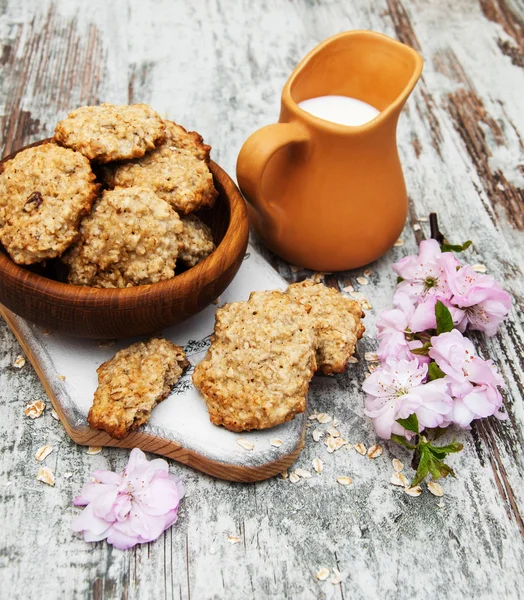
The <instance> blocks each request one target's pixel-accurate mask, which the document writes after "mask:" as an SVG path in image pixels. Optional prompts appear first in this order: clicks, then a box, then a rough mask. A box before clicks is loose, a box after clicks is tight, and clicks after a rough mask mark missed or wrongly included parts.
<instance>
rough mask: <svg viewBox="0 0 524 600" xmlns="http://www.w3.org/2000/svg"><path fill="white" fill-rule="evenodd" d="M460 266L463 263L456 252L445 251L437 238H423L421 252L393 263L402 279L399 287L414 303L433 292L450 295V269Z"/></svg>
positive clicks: (434, 294) (440, 296) (444, 295)
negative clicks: (455, 254)
mask: <svg viewBox="0 0 524 600" xmlns="http://www.w3.org/2000/svg"><path fill="white" fill-rule="evenodd" d="M458 266H460V263H459V262H458V260H457V259H456V258H455V256H454V255H453V254H452V253H451V252H442V251H441V249H440V244H439V243H438V242H437V241H436V240H432V239H430V240H424V241H422V242H421V243H420V246H419V253H418V255H410V256H405V257H404V258H402V259H401V260H399V261H398V262H396V263H395V264H393V270H394V271H395V273H397V274H398V275H399V276H400V277H401V278H402V279H403V281H401V282H400V283H399V284H398V288H397V290H398V292H401V293H404V294H406V295H407V296H408V297H409V298H410V299H411V300H412V302H414V303H418V302H420V301H422V300H424V299H426V298H428V297H430V296H436V297H437V298H439V299H441V300H443V299H448V298H450V297H451V291H450V289H449V285H448V273H449V272H450V271H452V269H453V268H456V267H458Z"/></svg>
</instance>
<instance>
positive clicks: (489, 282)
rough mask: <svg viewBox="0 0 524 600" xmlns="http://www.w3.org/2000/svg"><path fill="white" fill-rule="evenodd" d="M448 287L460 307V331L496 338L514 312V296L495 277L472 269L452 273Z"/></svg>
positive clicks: (468, 266) (462, 269) (450, 273)
mask: <svg viewBox="0 0 524 600" xmlns="http://www.w3.org/2000/svg"><path fill="white" fill-rule="evenodd" d="M448 285H449V288H450V290H451V292H452V294H453V296H452V298H451V303H452V304H453V305H455V306H456V307H457V309H456V311H455V312H456V315H457V328H458V329H460V331H464V330H465V329H466V327H469V328H470V329H476V330H478V331H484V332H485V333H486V334H487V335H495V334H496V333H497V329H498V326H499V325H500V323H501V322H502V321H503V320H504V317H506V316H507V314H508V312H509V309H510V308H511V296H510V295H509V294H508V293H507V292H506V291H504V290H503V289H502V288H501V287H500V286H499V284H498V283H497V282H496V281H495V279H494V278H493V277H491V276H490V275H481V274H479V273H476V272H475V271H474V270H473V269H472V267H471V266H470V265H465V266H464V267H462V268H460V269H458V270H456V269H454V270H453V269H452V270H451V271H448ZM454 320H455V315H454Z"/></svg>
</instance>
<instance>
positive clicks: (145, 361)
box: [87, 338, 189, 439]
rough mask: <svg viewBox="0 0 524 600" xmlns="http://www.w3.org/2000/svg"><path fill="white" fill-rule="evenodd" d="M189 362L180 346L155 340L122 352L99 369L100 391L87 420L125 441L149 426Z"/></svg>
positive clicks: (92, 425) (139, 343)
mask: <svg viewBox="0 0 524 600" xmlns="http://www.w3.org/2000/svg"><path fill="white" fill-rule="evenodd" d="M188 366H189V362H188V360H187V358H186V355H185V354H184V351H183V350H182V348H180V346H176V345H175V344H172V343H171V342H168V341H167V340H164V339H159V338H154V339H152V340H149V341H148V342H138V343H136V344H133V345H132V346H129V347H128V348H125V349H124V350H120V351H119V352H117V353H116V354H115V356H114V357H113V358H112V359H111V360H108V361H107V362H105V363H103V364H102V365H100V366H99V367H98V369H97V373H98V388H97V390H96V392H95V397H94V400H93V406H92V407H91V409H90V410H89V415H88V417H87V420H88V422H89V424H90V425H91V427H94V428H95V429H104V430H105V431H107V433H109V435H110V436H111V437H114V438H118V439H121V438H123V437H124V436H125V435H127V434H128V433H129V432H130V431H132V430H133V429H136V428H137V427H139V426H140V425H143V424H144V423H147V422H148V421H149V418H150V416H151V411H152V410H153V408H154V407H155V406H156V405H157V404H158V403H159V402H161V401H162V400H163V399H164V398H166V396H168V395H169V392H170V391H171V389H172V387H173V386H174V385H175V383H176V382H177V381H178V380H179V379H180V377H181V376H182V374H183V373H184V371H185V370H186V369H187V367H188Z"/></svg>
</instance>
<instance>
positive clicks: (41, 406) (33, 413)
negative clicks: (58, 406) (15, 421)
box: [24, 400, 45, 419]
mask: <svg viewBox="0 0 524 600" xmlns="http://www.w3.org/2000/svg"><path fill="white" fill-rule="evenodd" d="M44 410H45V402H44V401H43V400H35V401H34V402H30V403H29V404H28V405H27V406H26V407H25V408H24V415H25V416H26V417H31V419H38V417H40V416H41V415H42V413H43V412H44Z"/></svg>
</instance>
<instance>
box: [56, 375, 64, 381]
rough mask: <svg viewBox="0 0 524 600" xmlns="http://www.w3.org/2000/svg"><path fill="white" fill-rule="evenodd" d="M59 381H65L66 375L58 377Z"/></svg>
mask: <svg viewBox="0 0 524 600" xmlns="http://www.w3.org/2000/svg"><path fill="white" fill-rule="evenodd" d="M57 377H58V379H60V381H65V380H66V378H65V375H57Z"/></svg>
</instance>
